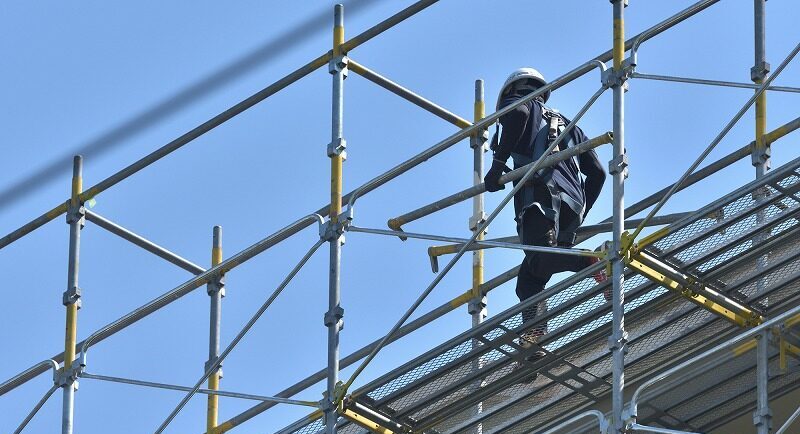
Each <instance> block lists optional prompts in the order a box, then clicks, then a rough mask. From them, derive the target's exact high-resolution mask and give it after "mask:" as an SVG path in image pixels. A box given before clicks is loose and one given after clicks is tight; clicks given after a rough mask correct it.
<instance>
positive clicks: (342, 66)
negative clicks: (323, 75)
mask: <svg viewBox="0 0 800 434" xmlns="http://www.w3.org/2000/svg"><path fill="white" fill-rule="evenodd" d="M349 64H350V59H349V58H348V57H347V56H345V55H344V54H341V55H338V56H333V57H331V60H330V62H328V72H330V73H331V74H337V73H339V72H341V73H342V78H347V70H348V68H347V66H348V65H349Z"/></svg>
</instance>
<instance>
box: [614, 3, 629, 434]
mask: <svg viewBox="0 0 800 434" xmlns="http://www.w3.org/2000/svg"><path fill="white" fill-rule="evenodd" d="M611 3H612V4H613V5H614V48H613V54H614V74H615V75H616V77H617V79H616V80H614V85H613V89H614V110H613V118H614V119H613V129H614V151H613V152H614V156H613V157H612V159H611V162H610V164H609V172H610V173H611V174H612V175H613V189H614V191H613V202H614V203H613V205H612V207H613V220H612V222H613V223H612V231H613V241H612V248H611V254H610V256H609V260H610V261H611V271H612V277H611V278H612V284H613V296H612V303H613V321H612V331H611V338H610V339H609V341H610V342H609V347H610V350H611V354H612V366H613V374H612V375H613V384H612V387H613V390H612V412H613V413H612V418H613V422H614V431H613V432H614V433H622V432H623V430H624V424H625V421H624V420H623V418H622V412H623V403H624V396H623V388H624V386H625V373H624V370H625V352H626V347H625V346H626V341H627V336H626V332H625V317H624V310H623V303H624V293H623V279H624V277H623V273H622V271H623V263H622V258H621V256H620V252H621V249H622V231H623V230H624V221H625V201H624V199H625V178H626V177H627V166H628V164H627V159H626V156H625V87H626V80H625V76H624V74H623V73H622V68H623V57H624V56H625V18H624V10H625V5H626V3H627V1H626V0H611Z"/></svg>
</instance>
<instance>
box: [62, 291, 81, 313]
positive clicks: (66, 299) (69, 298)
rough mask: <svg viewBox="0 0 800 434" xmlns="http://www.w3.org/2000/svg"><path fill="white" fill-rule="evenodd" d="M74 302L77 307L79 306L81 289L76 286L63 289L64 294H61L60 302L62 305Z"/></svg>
mask: <svg viewBox="0 0 800 434" xmlns="http://www.w3.org/2000/svg"><path fill="white" fill-rule="evenodd" d="M74 303H76V304H77V305H78V309H80V308H81V289H80V288H79V287H77V286H73V287H72V288H69V289H67V290H66V291H64V294H62V295H61V304H63V305H64V306H69V305H71V304H74Z"/></svg>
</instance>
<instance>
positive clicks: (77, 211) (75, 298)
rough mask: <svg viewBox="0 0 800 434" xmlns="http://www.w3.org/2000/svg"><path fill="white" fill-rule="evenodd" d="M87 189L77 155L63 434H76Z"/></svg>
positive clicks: (71, 207)
mask: <svg viewBox="0 0 800 434" xmlns="http://www.w3.org/2000/svg"><path fill="white" fill-rule="evenodd" d="M82 190H83V157H81V156H80V155H76V156H75V158H74V159H73V163H72V192H71V196H70V201H69V208H68V210H67V223H68V224H69V265H68V271H67V290H66V291H64V295H63V297H62V303H63V304H64V306H65V307H66V309H67V320H66V331H65V335H64V368H63V371H62V372H61V381H60V383H61V387H63V388H64V402H63V408H62V419H61V433H62V434H72V425H73V415H74V409H75V391H76V390H77V389H78V381H77V378H76V376H75V374H74V371H73V370H72V363H73V361H74V360H75V344H76V342H77V334H78V309H79V308H80V306H81V290H80V288H79V287H78V269H79V268H80V247H81V229H83V225H84V223H85V218H84V214H85V213H84V208H83V204H82V203H81V202H80V198H79V197H78V195H80V194H81V192H82Z"/></svg>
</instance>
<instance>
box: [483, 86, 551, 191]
mask: <svg viewBox="0 0 800 434" xmlns="http://www.w3.org/2000/svg"><path fill="white" fill-rule="evenodd" d="M519 98H520V95H513V96H511V97H509V98H507V99H506V100H505V101H503V103H504V104H502V106H503V107H505V106H507V105H509V104H511V103H513V102H514V101H515V100H517V99H519ZM532 106H533V110H534V112H536V111H537V109H538V113H539V116H541V108H540V107H539V105H538V104H537V103H533V104H532ZM535 114H536V113H531V112H530V109H528V106H527V105H526V104H522V105H520V106H518V107H515V108H514V110H511V111H510V112H508V113H506V114H504V115H503V116H500V125H502V126H503V133H502V134H501V135H500V142H499V143H498V146H497V148H496V149H495V150H494V158H493V159H492V167H491V168H490V169H489V171H488V172H487V173H486V176H485V177H484V178H483V183H484V185H485V187H486V191H498V190H503V189H504V188H505V186H504V185H501V184H500V182H499V180H500V176H501V175H502V174H503V171H505V169H506V161H507V160H508V157H509V156H511V152H513V151H514V148H515V147H516V146H517V143H519V140H520V137H522V134H523V132H524V131H525V124H527V123H528V118H529V117H530V116H531V115H535ZM537 125H538V123H537Z"/></svg>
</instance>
